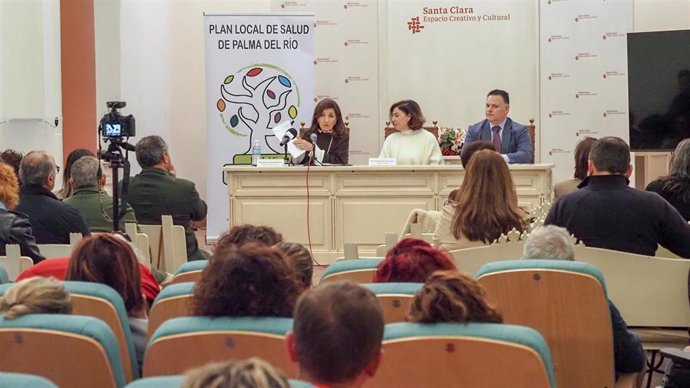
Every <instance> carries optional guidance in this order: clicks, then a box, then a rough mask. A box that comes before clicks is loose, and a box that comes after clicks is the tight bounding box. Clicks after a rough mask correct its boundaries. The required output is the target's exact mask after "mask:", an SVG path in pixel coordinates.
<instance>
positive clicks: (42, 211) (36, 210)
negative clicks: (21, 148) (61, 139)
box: [15, 151, 90, 244]
mask: <svg viewBox="0 0 690 388" xmlns="http://www.w3.org/2000/svg"><path fill="white" fill-rule="evenodd" d="M57 173H58V166H57V165H56V164H55V159H53V157H52V156H50V155H49V154H48V153H46V152H43V151H31V152H29V153H28V154H26V156H24V158H23V159H22V162H21V164H20V165H19V177H20V179H21V181H22V186H21V188H20V189H19V206H17V207H16V209H15V211H16V212H19V213H23V214H26V215H27V216H28V217H29V223H31V229H32V230H33V234H34V237H36V243H37V244H69V234H70V233H81V234H82V235H85V236H87V235H89V234H90V233H89V228H88V227H87V226H86V221H84V217H82V215H81V213H79V211H78V210H77V209H75V208H74V207H72V206H70V205H67V204H65V203H62V202H61V201H60V200H59V199H57V197H56V196H55V194H53V193H52V191H53V189H54V188H55V177H56V176H57Z"/></svg>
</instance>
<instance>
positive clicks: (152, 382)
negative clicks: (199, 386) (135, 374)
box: [126, 376, 184, 388]
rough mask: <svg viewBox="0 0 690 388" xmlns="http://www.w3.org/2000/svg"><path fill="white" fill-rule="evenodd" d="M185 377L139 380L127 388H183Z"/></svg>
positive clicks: (159, 377) (160, 377) (158, 377)
mask: <svg viewBox="0 0 690 388" xmlns="http://www.w3.org/2000/svg"><path fill="white" fill-rule="evenodd" d="M183 381H184V376H156V377H147V378H145V379H139V380H137V381H134V382H131V383H129V384H127V387H126V388H174V387H181V386H182V382H183Z"/></svg>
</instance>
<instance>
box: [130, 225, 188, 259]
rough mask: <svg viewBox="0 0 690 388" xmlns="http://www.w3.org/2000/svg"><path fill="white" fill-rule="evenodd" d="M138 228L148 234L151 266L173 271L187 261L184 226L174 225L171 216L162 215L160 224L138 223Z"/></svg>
mask: <svg viewBox="0 0 690 388" xmlns="http://www.w3.org/2000/svg"><path fill="white" fill-rule="evenodd" d="M139 229H140V230H141V232H142V233H144V234H145V235H147V236H148V241H149V247H150V252H151V266H152V268H156V269H158V270H161V271H165V272H175V271H176V270H177V268H178V267H179V266H181V265H182V264H184V263H186V262H187V242H186V238H185V231H184V227H182V226H180V225H174V224H173V220H172V216H168V215H165V216H162V217H161V224H160V225H142V224H139Z"/></svg>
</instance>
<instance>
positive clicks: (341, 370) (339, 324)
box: [287, 282, 384, 388]
mask: <svg viewBox="0 0 690 388" xmlns="http://www.w3.org/2000/svg"><path fill="white" fill-rule="evenodd" d="M383 327H384V322H383V312H382V310H381V305H379V302H378V300H376V295H374V293H372V292H371V291H369V290H367V289H365V288H364V287H361V286H359V285H356V284H353V283H350V282H330V283H327V284H324V285H321V286H319V287H316V288H312V289H311V290H308V291H307V292H305V293H304V294H302V296H301V297H300V298H299V300H298V302H297V306H296V307H295V316H294V323H293V329H292V332H291V333H288V335H287V346H288V351H289V353H290V358H291V359H292V360H293V361H295V362H297V363H298V364H299V374H300V378H301V379H302V380H306V381H308V382H310V383H312V384H315V385H318V386H328V387H339V388H350V387H351V388H357V387H361V386H363V385H364V383H365V382H366V381H367V379H369V378H371V377H373V376H374V374H375V373H376V369H377V368H378V366H379V362H380V361H381V355H382V353H381V341H382V340H383Z"/></svg>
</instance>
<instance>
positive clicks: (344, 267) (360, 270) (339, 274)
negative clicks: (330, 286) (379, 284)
mask: <svg viewBox="0 0 690 388" xmlns="http://www.w3.org/2000/svg"><path fill="white" fill-rule="evenodd" d="M382 260H383V258H369V259H350V260H339V261H336V262H334V263H333V264H331V265H329V266H328V268H326V270H325V271H323V274H322V275H321V281H320V283H324V282H330V281H337V280H349V281H351V282H355V283H371V282H372V281H374V274H375V273H376V267H377V266H378V265H379V263H381V261H382Z"/></svg>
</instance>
